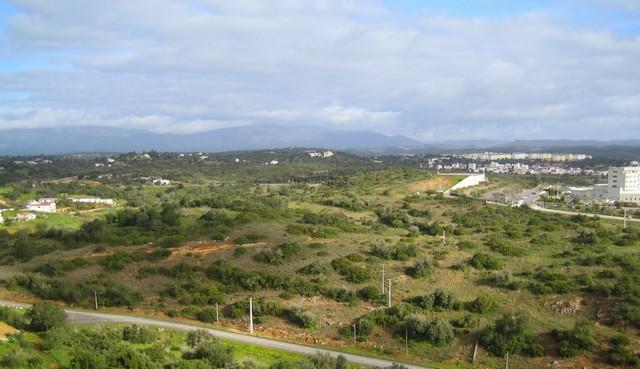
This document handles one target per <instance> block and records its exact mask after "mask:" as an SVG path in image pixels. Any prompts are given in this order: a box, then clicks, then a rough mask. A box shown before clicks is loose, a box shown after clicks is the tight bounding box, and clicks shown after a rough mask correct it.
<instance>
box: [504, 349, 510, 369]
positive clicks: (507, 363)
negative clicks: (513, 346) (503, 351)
mask: <svg viewBox="0 0 640 369" xmlns="http://www.w3.org/2000/svg"><path fill="white" fill-rule="evenodd" d="M504 368H505V369H509V351H507V360H506V362H505V366H504Z"/></svg>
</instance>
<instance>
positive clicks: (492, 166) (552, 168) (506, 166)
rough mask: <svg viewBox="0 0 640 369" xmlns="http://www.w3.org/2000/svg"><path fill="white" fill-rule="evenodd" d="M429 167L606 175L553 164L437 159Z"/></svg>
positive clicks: (444, 169) (514, 172)
mask: <svg viewBox="0 0 640 369" xmlns="http://www.w3.org/2000/svg"><path fill="white" fill-rule="evenodd" d="M429 167H430V168H432V169H436V170H438V171H443V172H460V171H466V172H470V173H494V174H556V175H606V172H600V171H594V170H592V169H583V168H573V167H567V166H564V165H557V164H556V165H554V164H525V163H520V162H518V163H499V162H496V161H492V162H490V163H486V164H480V163H476V162H472V163H459V162H454V163H451V164H443V163H438V160H437V159H430V160H429Z"/></svg>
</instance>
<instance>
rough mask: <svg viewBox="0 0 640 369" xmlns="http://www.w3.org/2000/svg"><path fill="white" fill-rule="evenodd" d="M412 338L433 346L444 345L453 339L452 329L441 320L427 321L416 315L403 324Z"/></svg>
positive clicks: (447, 323) (446, 322)
mask: <svg viewBox="0 0 640 369" xmlns="http://www.w3.org/2000/svg"><path fill="white" fill-rule="evenodd" d="M405 324H406V325H405V326H406V328H407V330H408V332H409V333H410V334H411V336H412V337H415V338H418V339H424V340H426V341H428V342H429V343H432V344H434V345H438V346H441V345H444V344H447V343H449V342H451V341H452V340H453V339H454V338H455V334H454V332H453V327H451V324H449V322H448V321H446V320H444V319H442V318H435V319H433V320H431V321H427V320H425V319H424V318H422V317H419V316H417V315H412V316H411V317H410V318H409V319H408V320H407V322H406V323H405Z"/></svg>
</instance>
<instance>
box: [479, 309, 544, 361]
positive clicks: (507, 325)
mask: <svg viewBox="0 0 640 369" xmlns="http://www.w3.org/2000/svg"><path fill="white" fill-rule="evenodd" d="M532 340H533V338H532V336H531V333H530V328H529V319H528V318H527V316H525V315H524V314H522V313H517V314H505V315H503V316H502V318H500V319H498V320H496V321H495V323H494V324H493V326H491V327H489V328H487V329H485V330H484V331H483V332H482V333H481V335H480V343H481V344H482V345H483V346H484V347H486V348H487V350H489V351H490V352H491V353H492V354H494V355H496V356H504V355H506V354H507V352H508V353H510V354H513V355H517V354H519V353H520V352H522V351H524V350H526V349H527V348H528V347H529V346H530V345H531V342H532Z"/></svg>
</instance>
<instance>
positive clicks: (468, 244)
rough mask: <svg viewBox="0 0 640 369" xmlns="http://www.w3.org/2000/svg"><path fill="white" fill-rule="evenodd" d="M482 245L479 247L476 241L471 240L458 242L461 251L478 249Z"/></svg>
mask: <svg viewBox="0 0 640 369" xmlns="http://www.w3.org/2000/svg"><path fill="white" fill-rule="evenodd" d="M479 246H480V245H478V243H477V242H474V241H470V240H463V241H460V242H458V248H459V249H460V250H473V249H476V248H478V247H479Z"/></svg>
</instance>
